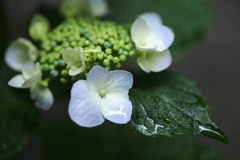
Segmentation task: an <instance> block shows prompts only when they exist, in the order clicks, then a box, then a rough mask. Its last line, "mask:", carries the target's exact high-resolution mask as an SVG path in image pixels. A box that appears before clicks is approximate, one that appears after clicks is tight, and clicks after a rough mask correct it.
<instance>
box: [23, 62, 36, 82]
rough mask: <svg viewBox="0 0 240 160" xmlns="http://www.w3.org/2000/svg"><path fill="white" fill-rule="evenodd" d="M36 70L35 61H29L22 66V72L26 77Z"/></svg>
mask: <svg viewBox="0 0 240 160" xmlns="http://www.w3.org/2000/svg"><path fill="white" fill-rule="evenodd" d="M36 72H37V66H36V64H34V63H33V62H27V63H25V64H24V65H23V67H22V74H23V76H24V78H25V79H28V78H30V77H31V76H32V75H33V74H34V73H36Z"/></svg>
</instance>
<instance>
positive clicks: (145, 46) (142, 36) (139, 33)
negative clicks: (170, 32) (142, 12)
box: [131, 18, 157, 50]
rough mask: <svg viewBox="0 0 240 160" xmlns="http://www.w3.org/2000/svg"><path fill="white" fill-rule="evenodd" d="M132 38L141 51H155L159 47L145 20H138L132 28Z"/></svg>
mask: <svg viewBox="0 0 240 160" xmlns="http://www.w3.org/2000/svg"><path fill="white" fill-rule="evenodd" d="M131 37H132V40H133V42H134V43H135V45H136V47H137V48H138V49H139V50H154V49H155V48H156V47H157V45H156V44H155V39H154V37H153V35H152V33H151V31H150V28H149V26H148V25H147V23H146V21H145V20H144V19H141V18H138V19H136V20H135V21H134V23H133V25H132V28H131Z"/></svg>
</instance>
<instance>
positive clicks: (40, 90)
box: [30, 85, 54, 110]
mask: <svg viewBox="0 0 240 160" xmlns="http://www.w3.org/2000/svg"><path fill="white" fill-rule="evenodd" d="M30 94H31V98H32V99H33V100H35V106H36V107H38V108H40V109H42V110H48V109H50V107H51V106H52V105H53V102H54V100H53V95H52V92H51V91H50V89H48V88H47V87H43V86H40V85H36V86H34V87H32V88H31V89H30Z"/></svg>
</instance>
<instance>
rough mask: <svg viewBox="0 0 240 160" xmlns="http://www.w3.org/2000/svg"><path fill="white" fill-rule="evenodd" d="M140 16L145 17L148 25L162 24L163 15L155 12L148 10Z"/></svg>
mask: <svg viewBox="0 0 240 160" xmlns="http://www.w3.org/2000/svg"><path fill="white" fill-rule="evenodd" d="M139 18H142V19H144V20H145V21H146V22H147V24H148V25H153V26H159V25H162V19H161V17H160V16H159V15H158V14H157V13H154V12H146V13H143V14H141V15H139Z"/></svg>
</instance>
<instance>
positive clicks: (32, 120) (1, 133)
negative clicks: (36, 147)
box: [0, 82, 39, 159]
mask: <svg viewBox="0 0 240 160" xmlns="http://www.w3.org/2000/svg"><path fill="white" fill-rule="evenodd" d="M0 93H1V97H0V159H5V158H6V157H8V156H10V155H12V154H14V153H16V152H18V151H20V150H21V149H22V148H23V147H24V145H25V144H26V142H27V141H28V138H29V136H30V135H31V134H32V132H33V129H34V128H35V126H36V122H37V119H38V118H39V112H38V109H37V108H36V107H35V106H34V105H33V104H32V102H31V103H29V102H28V101H26V99H29V95H28V96H27V97H25V98H24V96H20V95H25V94H23V92H18V93H21V94H19V95H16V94H15V93H13V92H12V90H10V88H9V87H8V86H7V85H5V84H3V83H2V82H0ZM16 93H17V92H16Z"/></svg>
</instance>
